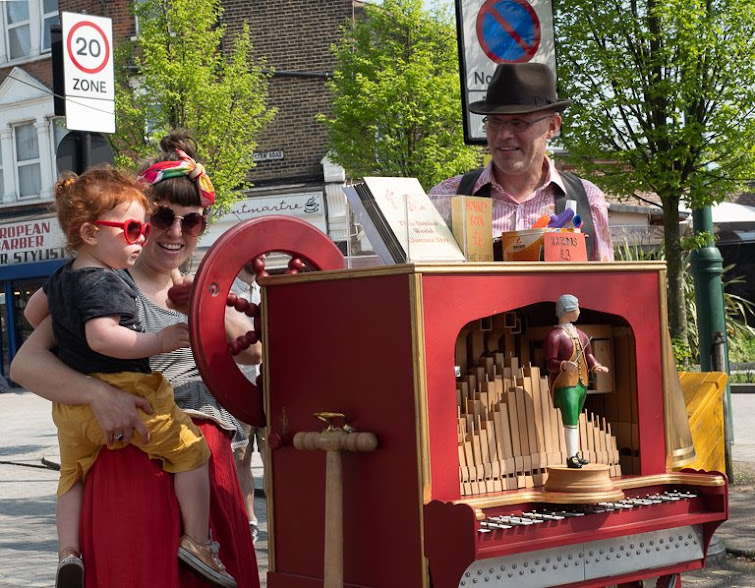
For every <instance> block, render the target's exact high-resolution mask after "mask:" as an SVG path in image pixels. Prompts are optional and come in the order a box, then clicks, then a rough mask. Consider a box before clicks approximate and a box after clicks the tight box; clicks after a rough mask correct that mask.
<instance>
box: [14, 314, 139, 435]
mask: <svg viewBox="0 0 755 588" xmlns="http://www.w3.org/2000/svg"><path fill="white" fill-rule="evenodd" d="M54 344H55V338H54V337H53V334H52V320H51V318H50V317H47V318H46V319H44V320H43V321H42V322H41V323H40V324H39V326H38V327H37V328H36V329H35V330H34V331H33V332H32V334H31V335H30V336H29V338H28V339H27V340H26V341H25V342H24V344H23V345H22V346H21V348H20V349H19V350H18V353H17V354H16V356H15V357H14V358H13V363H11V367H10V377H11V379H12V380H13V381H14V382H18V383H19V384H21V385H22V386H23V387H24V388H26V389H27V390H31V391H32V392H34V393H35V394H37V395H39V396H42V397H43V398H47V399H48V400H52V401H53V402H59V403H61V404H88V405H89V406H90V407H91V408H92V410H93V411H94V415H95V417H96V418H97V421H98V422H99V424H100V427H101V428H102V431H103V433H104V434H105V438H106V439H108V441H110V440H111V439H112V438H113V435H114V434H117V433H123V439H124V441H126V442H128V441H129V440H130V439H131V436H132V433H133V431H134V430H136V432H137V433H138V434H139V436H140V437H141V438H142V439H143V440H144V441H147V440H148V439H149V431H148V430H147V427H146V426H145V425H144V423H143V422H142V420H141V418H140V417H139V413H138V412H137V409H138V408H140V409H142V410H144V411H145V412H147V413H150V414H151V413H152V408H151V407H150V405H149V402H147V401H146V400H145V399H144V398H140V397H138V396H135V395H133V394H129V393H128V392H124V391H123V390H119V389H117V388H113V387H112V386H110V385H108V384H106V383H105V382H103V381H102V380H98V379H97V378H92V377H90V376H87V375H86V374H82V373H81V372H77V371H76V370H73V369H71V368H69V367H68V366H67V365H65V364H64V363H63V362H62V361H60V360H59V359H58V358H57V357H56V356H55V355H54V354H53V353H52V351H50V349H51V348H52V347H53V346H54Z"/></svg>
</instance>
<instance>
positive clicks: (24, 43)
mask: <svg viewBox="0 0 755 588" xmlns="http://www.w3.org/2000/svg"><path fill="white" fill-rule="evenodd" d="M0 21H1V22H0V25H2V28H3V36H2V39H0V62H2V63H4V62H8V61H18V60H23V59H28V58H34V57H37V56H39V55H41V54H42V53H46V52H48V51H50V27H51V26H52V25H53V24H56V23H58V22H60V16H59V14H58V0H0Z"/></svg>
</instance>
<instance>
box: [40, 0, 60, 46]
mask: <svg viewBox="0 0 755 588" xmlns="http://www.w3.org/2000/svg"><path fill="white" fill-rule="evenodd" d="M54 24H60V15H59V14H58V0H42V51H49V50H50V27H52V25H54Z"/></svg>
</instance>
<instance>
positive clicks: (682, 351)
mask: <svg viewBox="0 0 755 588" xmlns="http://www.w3.org/2000/svg"><path fill="white" fill-rule="evenodd" d="M671 347H672V349H673V350H674V360H675V361H676V367H677V369H686V370H688V369H690V367H691V366H692V364H693V363H694V357H693V356H692V350H691V349H690V346H689V342H688V341H687V340H686V339H672V340H671Z"/></svg>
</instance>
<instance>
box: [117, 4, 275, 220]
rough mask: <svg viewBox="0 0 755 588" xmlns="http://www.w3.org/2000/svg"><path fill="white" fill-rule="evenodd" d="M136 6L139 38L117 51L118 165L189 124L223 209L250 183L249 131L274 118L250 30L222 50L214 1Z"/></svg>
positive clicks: (133, 160)
mask: <svg viewBox="0 0 755 588" xmlns="http://www.w3.org/2000/svg"><path fill="white" fill-rule="evenodd" d="M135 11H136V16H137V18H138V23H139V36H138V37H137V38H136V39H135V40H134V41H127V42H125V43H123V44H122V45H121V46H120V47H119V49H118V55H117V68H116V69H117V71H118V79H117V89H116V116H117V121H118V125H117V128H118V131H117V133H116V135H115V136H114V138H113V144H114V148H115V152H116V154H117V156H118V160H119V163H121V164H126V165H129V164H130V165H131V166H132V167H133V166H135V165H136V161H137V160H138V159H139V158H141V157H143V156H145V155H150V154H153V153H154V152H155V151H156V145H157V141H159V138H160V137H161V136H163V135H164V134H166V133H167V132H170V131H171V130H175V129H188V130H190V131H192V132H193V134H194V137H195V138H196V139H197V140H198V144H199V157H200V159H201V160H202V162H203V163H204V164H205V165H206V167H207V170H208V173H209V174H210V177H211V178H212V182H213V185H214V186H215V190H216V192H217V199H216V205H215V206H216V209H218V210H219V211H224V210H227V208H228V207H229V206H230V203H231V202H233V201H234V200H236V199H238V198H239V197H241V192H240V190H243V189H244V188H245V187H247V186H248V185H249V183H248V179H247V178H248V174H249V171H250V170H251V169H252V168H253V167H254V158H253V153H254V150H255V148H256V146H257V141H256V137H257V135H258V134H259V132H260V131H261V130H262V129H263V128H264V127H265V125H267V124H268V123H269V122H270V121H271V120H272V118H273V117H274V116H275V109H270V108H267V106H266V100H267V78H266V76H265V74H263V73H262V67H263V65H264V63H263V62H261V61H260V60H255V59H254V57H253V56H252V44H251V39H250V34H249V29H248V28H247V27H244V29H243V31H242V32H241V33H240V34H239V35H237V36H236V37H235V38H234V39H233V40H232V42H231V44H230V47H229V48H228V49H227V50H224V47H223V43H224V39H225V27H224V26H223V25H222V24H220V22H221V20H220V19H221V15H222V8H221V4H220V0H144V1H143V2H137V3H135Z"/></svg>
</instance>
